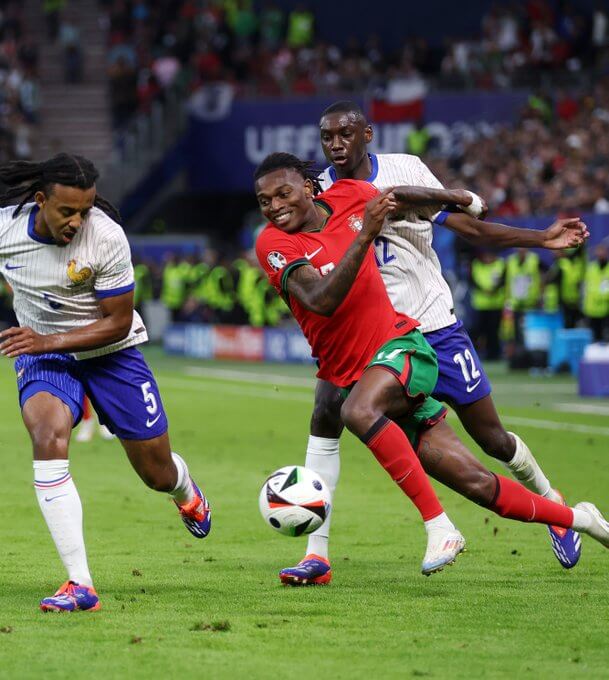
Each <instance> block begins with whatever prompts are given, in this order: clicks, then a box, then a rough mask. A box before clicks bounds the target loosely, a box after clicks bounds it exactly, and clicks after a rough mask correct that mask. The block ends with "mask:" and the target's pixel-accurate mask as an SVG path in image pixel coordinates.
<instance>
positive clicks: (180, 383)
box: [160, 378, 609, 437]
mask: <svg viewBox="0 0 609 680" xmlns="http://www.w3.org/2000/svg"><path fill="white" fill-rule="evenodd" d="M160 382H161V385H162V386H163V385H166V386H167V387H172V388H175V389H178V390H192V391H204V392H214V393H216V394H217V393H223V394H237V395H241V396H245V397H260V398H264V399H275V400H280V401H294V402H299V403H302V404H309V405H310V406H312V405H313V394H312V393H311V394H309V395H304V394H298V393H296V392H284V391H280V390H277V391H275V390H269V389H265V388H259V389H257V388H255V387H251V386H249V385H248V386H243V387H239V386H237V385H230V384H228V385H227V384H222V383H221V382H214V383H208V382H206V381H205V380H196V381H195V380H180V379H179V378H166V379H163V378H161V380H160ZM449 413H450V414H451V416H452V417H453V418H456V415H455V414H454V413H452V412H450V411H449ZM501 419H502V420H503V421H504V422H505V423H508V424H513V425H522V426H523V427H532V428H534V429H537V430H561V431H566V432H574V433H577V434H596V435H600V436H603V437H609V427H599V426H595V425H582V424H580V423H565V422H559V421H556V420H540V419H537V418H522V417H520V416H508V415H501Z"/></svg>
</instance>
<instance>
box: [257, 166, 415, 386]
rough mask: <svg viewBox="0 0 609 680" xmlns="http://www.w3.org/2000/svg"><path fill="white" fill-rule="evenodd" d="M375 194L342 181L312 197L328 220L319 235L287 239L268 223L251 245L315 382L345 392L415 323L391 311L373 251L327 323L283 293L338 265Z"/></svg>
mask: <svg viewBox="0 0 609 680" xmlns="http://www.w3.org/2000/svg"><path fill="white" fill-rule="evenodd" d="M376 194H378V191H377V189H375V188H374V187H373V186H372V185H371V184H369V183H368V182H361V181H359V180H351V179H343V180H340V181H338V182H336V183H334V184H333V185H332V186H331V187H330V188H329V189H328V190H327V191H325V192H323V193H322V194H319V196H317V197H316V199H315V200H316V202H319V203H321V205H322V206H323V207H324V208H325V209H326V210H327V211H328V213H329V218H328V220H327V222H326V224H325V225H324V226H323V228H322V229H321V230H319V231H307V232H296V233H292V234H286V233H285V232H283V231H281V229H279V228H278V227H276V226H275V225H274V224H272V223H269V224H267V225H266V227H265V228H264V229H263V230H262V232H261V233H260V236H259V237H258V240H257V242H256V254H257V255H258V260H259V261H260V264H261V265H262V267H263V269H264V271H265V272H266V273H267V275H268V277H269V280H270V282H271V283H272V284H273V286H274V287H275V288H276V289H277V291H278V292H279V293H280V294H282V295H283V296H284V298H285V299H286V300H287V301H288V303H289V305H290V308H291V310H292V313H293V314H294V317H295V318H296V321H298V323H299V325H300V327H301V329H302V331H303V333H304V334H305V337H306V338H307V340H308V341H309V344H310V345H311V348H312V350H313V356H314V357H316V358H317V359H318V361H319V371H318V373H317V377H318V378H322V379H323V380H328V381H329V382H331V383H334V384H335V385H338V386H339V387H348V386H349V385H351V384H353V383H354V382H356V381H357V380H359V378H360V377H361V375H362V373H363V372H364V369H365V368H366V366H367V365H368V363H369V362H370V361H371V360H372V357H373V356H374V354H375V352H376V351H377V350H378V349H379V347H381V345H383V344H384V343H385V342H387V341H388V340H390V339H391V338H395V337H397V336H399V335H405V334H406V333H409V332H410V331H411V330H412V329H413V328H415V327H416V326H418V325H419V323H418V321H415V320H414V319H411V318H410V317H408V316H405V315H404V314H398V313H397V312H396V311H395V310H394V309H393V307H392V305H391V302H390V300H389V297H388V296H387V291H386V290H385V285H384V284H383V280H382V278H381V275H380V273H379V271H378V268H377V266H376V262H375V259H374V254H373V252H372V248H370V250H369V251H368V253H367V254H366V257H365V259H364V261H363V263H362V266H361V267H360V270H359V272H358V274H357V277H356V279H355V281H354V283H353V285H352V287H351V290H350V291H349V292H348V293H347V296H346V297H345V299H344V300H343V302H342V303H341V304H340V305H339V307H338V309H337V310H336V311H335V312H334V314H333V315H332V316H330V317H326V316H320V315H319V314H315V313H314V312H311V311H309V310H307V309H305V308H304V307H303V306H302V305H301V304H300V303H299V302H298V300H296V299H295V298H293V297H291V296H290V295H289V294H288V292H287V281H288V277H289V275H290V273H291V272H292V271H294V269H296V268H297V267H303V266H313V267H315V268H316V269H317V270H318V271H319V273H320V274H321V275H322V276H326V275H328V274H329V273H330V272H331V271H332V270H333V269H334V268H335V267H336V265H338V263H339V262H340V260H341V259H342V257H343V256H344V254H345V252H346V251H347V249H348V248H349V246H350V245H351V244H352V243H353V241H354V239H355V237H356V235H357V233H358V232H359V231H360V230H361V228H362V225H363V221H364V210H365V207H366V203H367V202H368V201H369V200H370V199H371V198H373V197H374V196H375V195H376Z"/></svg>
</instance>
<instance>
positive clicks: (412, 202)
mask: <svg viewBox="0 0 609 680" xmlns="http://www.w3.org/2000/svg"><path fill="white" fill-rule="evenodd" d="M392 191H393V195H394V197H395V200H396V202H397V204H398V207H399V208H410V209H411V208H416V207H424V206H430V205H438V206H440V205H445V204H451V205H456V206H459V207H462V208H466V207H467V206H469V205H471V204H472V203H473V201H474V194H472V193H471V192H469V191H465V190H463V189H435V188H432V187H423V186H397V187H393V190H392Z"/></svg>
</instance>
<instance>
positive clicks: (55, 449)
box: [30, 423, 69, 460]
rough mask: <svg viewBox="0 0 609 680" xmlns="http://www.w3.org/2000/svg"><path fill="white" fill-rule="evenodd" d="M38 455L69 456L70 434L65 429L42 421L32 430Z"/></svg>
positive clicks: (31, 433)
mask: <svg viewBox="0 0 609 680" xmlns="http://www.w3.org/2000/svg"><path fill="white" fill-rule="evenodd" d="M30 436H31V438H32V444H33V446H34V451H35V453H36V456H37V457H43V458H44V459H49V460H50V459H54V458H67V457H68V444H69V435H68V433H66V432H64V431H63V430H61V429H59V428H56V427H54V426H53V425H49V424H47V423H41V424H40V425H37V426H35V427H34V428H32V429H31V430H30Z"/></svg>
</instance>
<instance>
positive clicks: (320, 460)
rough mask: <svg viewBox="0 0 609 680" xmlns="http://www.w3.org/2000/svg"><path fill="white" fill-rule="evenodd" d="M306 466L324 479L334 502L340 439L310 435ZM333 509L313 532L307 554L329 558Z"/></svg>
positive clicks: (338, 466)
mask: <svg viewBox="0 0 609 680" xmlns="http://www.w3.org/2000/svg"><path fill="white" fill-rule="evenodd" d="M305 467H306V468H309V469H310V470H314V471H315V472H317V474H318V475H319V476H320V477H321V478H322V479H323V480H324V482H325V483H326V485H327V487H328V489H329V490H330V494H331V497H332V502H334V491H335V489H336V484H337V483H338V476H339V474H340V455H339V440H338V439H327V438H326V437H315V436H314V435H310V436H309V442H308V444H307V457H306V459H305ZM331 515H332V509H331V508H330V512H329V513H328V516H327V517H326V521H325V522H324V523H323V524H322V525H321V526H320V527H319V529H317V530H316V531H314V532H313V533H312V534H310V535H309V541H308V543H307V553H306V554H307V555H310V554H314V555H319V556H320V557H324V558H325V559H328V541H329V537H330V518H331Z"/></svg>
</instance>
